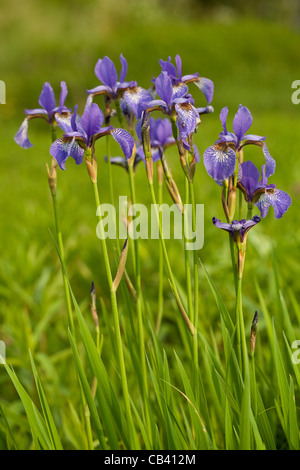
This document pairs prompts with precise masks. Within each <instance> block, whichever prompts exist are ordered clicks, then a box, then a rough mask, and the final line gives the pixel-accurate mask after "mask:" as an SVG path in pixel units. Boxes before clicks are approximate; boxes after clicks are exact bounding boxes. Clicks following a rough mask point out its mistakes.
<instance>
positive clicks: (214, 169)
mask: <svg viewBox="0 0 300 470" xmlns="http://www.w3.org/2000/svg"><path fill="white" fill-rule="evenodd" d="M203 161H204V166H205V168H206V171H207V173H208V174H209V176H211V177H212V178H213V179H214V180H215V181H216V182H220V181H224V180H226V179H227V178H229V176H231V175H232V174H233V173H234V170H235V164H236V155H235V152H234V150H232V149H231V148H230V147H228V148H227V149H226V150H220V149H218V148H217V147H216V146H215V145H212V146H211V147H209V148H208V149H207V150H205V152H204V155H203Z"/></svg>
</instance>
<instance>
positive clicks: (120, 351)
mask: <svg viewBox="0 0 300 470" xmlns="http://www.w3.org/2000/svg"><path fill="white" fill-rule="evenodd" d="M92 184H93V190H94V197H95V203H96V207H97V208H98V207H99V206H100V196H99V191H98V185H97V183H96V182H92ZM97 218H98V222H99V225H98V226H99V229H100V237H101V244H102V252H103V258H104V266H105V271H106V277H107V281H108V285H109V290H110V298H111V307H112V314H113V323H114V330H115V335H116V346H117V354H118V361H119V367H120V375H121V384H122V392H123V398H124V405H125V413H126V417H127V424H128V431H129V436H130V442H131V443H132V444H133V445H137V443H136V436H135V429H134V424H133V420H132V413H131V407H130V399H129V391H128V384H127V377H126V369H125V362H124V354H123V346H122V338H121V331H120V323H119V313H118V304H117V297H116V292H115V291H114V289H113V279H112V275H111V269H110V263H109V257H108V251H107V246H106V240H105V236H104V228H103V223H102V218H101V216H100V215H98V216H97Z"/></svg>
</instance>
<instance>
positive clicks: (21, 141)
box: [14, 118, 33, 149]
mask: <svg viewBox="0 0 300 470" xmlns="http://www.w3.org/2000/svg"><path fill="white" fill-rule="evenodd" d="M14 140H15V142H16V143H17V144H18V145H20V147H22V148H23V149H28V148H30V147H33V145H32V143H31V142H30V140H29V138H28V118H25V119H24V121H23V122H22V124H21V126H20V128H19V130H18V132H17V133H16V135H15V137H14Z"/></svg>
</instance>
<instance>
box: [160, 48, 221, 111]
mask: <svg viewBox="0 0 300 470" xmlns="http://www.w3.org/2000/svg"><path fill="white" fill-rule="evenodd" d="M159 63H160V65H161V68H162V71H163V72H167V74H168V75H169V77H170V78H171V80H172V84H173V85H178V84H179V83H191V82H193V83H195V85H196V86H197V87H198V88H199V89H200V90H201V91H202V93H203V94H204V96H205V98H206V101H207V103H208V104H209V103H211V102H212V99H213V95H214V83H213V82H212V81H211V80H210V79H209V78H204V77H200V76H199V73H193V74H190V75H182V62H181V57H180V56H179V55H178V54H177V55H176V57H175V64H176V65H173V64H172V63H171V57H168V60H162V59H160V61H159Z"/></svg>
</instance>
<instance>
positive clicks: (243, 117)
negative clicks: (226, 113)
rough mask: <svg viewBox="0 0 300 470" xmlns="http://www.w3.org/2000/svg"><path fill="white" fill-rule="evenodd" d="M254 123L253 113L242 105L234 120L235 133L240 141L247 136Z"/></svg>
mask: <svg viewBox="0 0 300 470" xmlns="http://www.w3.org/2000/svg"><path fill="white" fill-rule="evenodd" d="M252 122H253V119H252V116H251V113H250V111H249V109H248V108H246V106H242V105H241V104H240V106H239V109H238V111H237V113H236V115H235V116H234V119H233V125H232V127H233V132H234V133H235V135H236V136H237V139H238V141H240V140H241V139H242V138H243V136H244V135H245V134H246V132H247V130H248V129H249V128H250V127H251V125H252Z"/></svg>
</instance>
